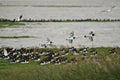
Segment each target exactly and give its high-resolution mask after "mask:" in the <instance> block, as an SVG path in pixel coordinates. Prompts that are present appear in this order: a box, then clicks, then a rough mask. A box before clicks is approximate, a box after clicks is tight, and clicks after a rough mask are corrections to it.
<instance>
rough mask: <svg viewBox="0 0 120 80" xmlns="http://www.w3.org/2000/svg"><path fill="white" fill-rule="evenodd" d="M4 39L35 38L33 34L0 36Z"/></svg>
mask: <svg viewBox="0 0 120 80" xmlns="http://www.w3.org/2000/svg"><path fill="white" fill-rule="evenodd" d="M0 38H3V39H18V38H34V37H33V36H0Z"/></svg>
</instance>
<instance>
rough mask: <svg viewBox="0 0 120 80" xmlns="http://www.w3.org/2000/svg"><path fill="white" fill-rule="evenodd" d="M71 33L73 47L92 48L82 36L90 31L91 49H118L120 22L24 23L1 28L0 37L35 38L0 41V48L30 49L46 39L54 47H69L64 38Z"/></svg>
mask: <svg viewBox="0 0 120 80" xmlns="http://www.w3.org/2000/svg"><path fill="white" fill-rule="evenodd" d="M71 31H74V32H75V37H76V39H75V40H74V42H73V44H72V45H73V46H75V47H80V46H89V47H91V46H92V43H91V42H90V41H89V39H86V38H84V35H86V34H88V33H89V32H90V31H94V32H95V35H96V36H95V37H94V42H93V47H101V46H104V47H107V46H111V47H113V46H119V47H120V36H119V34H120V22H105V23H101V22H87V23H86V22H71V23H69V22H68V23H64V22H61V23H57V22H56V23H52V22H49V23H38V22H35V23H26V25H25V26H23V25H22V26H21V27H18V28H1V29H0V36H34V37H35V38H24V39H23V38H21V39H0V47H4V46H11V47H32V46H38V47H39V44H42V43H46V38H47V37H48V38H50V39H51V40H52V41H53V44H54V45H57V46H60V45H64V46H71V45H70V44H69V43H68V41H66V38H67V37H68V35H69V33H70V32H71Z"/></svg>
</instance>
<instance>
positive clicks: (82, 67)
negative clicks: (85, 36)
mask: <svg viewBox="0 0 120 80" xmlns="http://www.w3.org/2000/svg"><path fill="white" fill-rule="evenodd" d="M34 49H35V51H36V50H39V48H34ZM94 49H95V50H96V51H97V52H98V53H97V55H96V56H94V57H90V50H92V49H89V50H88V53H87V58H86V59H85V60H81V55H68V56H67V58H70V57H75V58H76V59H77V60H78V62H77V63H63V64H60V65H55V64H47V65H39V62H33V61H30V63H28V64H20V63H14V64H12V63H9V61H8V60H2V59H1V60H0V80H106V79H107V80H120V76H119V74H120V48H116V52H117V53H116V54H109V53H108V50H110V49H112V48H109V47H108V48H104V47H100V48H94ZM40 50H52V51H53V52H57V51H59V49H58V48H43V49H40Z"/></svg>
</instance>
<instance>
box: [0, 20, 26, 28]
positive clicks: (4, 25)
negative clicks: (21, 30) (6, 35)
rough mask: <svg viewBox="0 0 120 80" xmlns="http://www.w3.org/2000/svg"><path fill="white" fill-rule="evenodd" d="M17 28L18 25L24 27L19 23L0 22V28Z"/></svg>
mask: <svg viewBox="0 0 120 80" xmlns="http://www.w3.org/2000/svg"><path fill="white" fill-rule="evenodd" d="M16 25H17V26H19V25H24V23H20V22H9V21H8V22H0V28H5V27H14V26H16Z"/></svg>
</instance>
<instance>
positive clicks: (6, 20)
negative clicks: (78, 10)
mask: <svg viewBox="0 0 120 80" xmlns="http://www.w3.org/2000/svg"><path fill="white" fill-rule="evenodd" d="M0 22H14V21H13V20H9V19H0ZM19 22H120V19H65V20H63V19H40V20H34V19H23V20H21V21H19Z"/></svg>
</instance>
